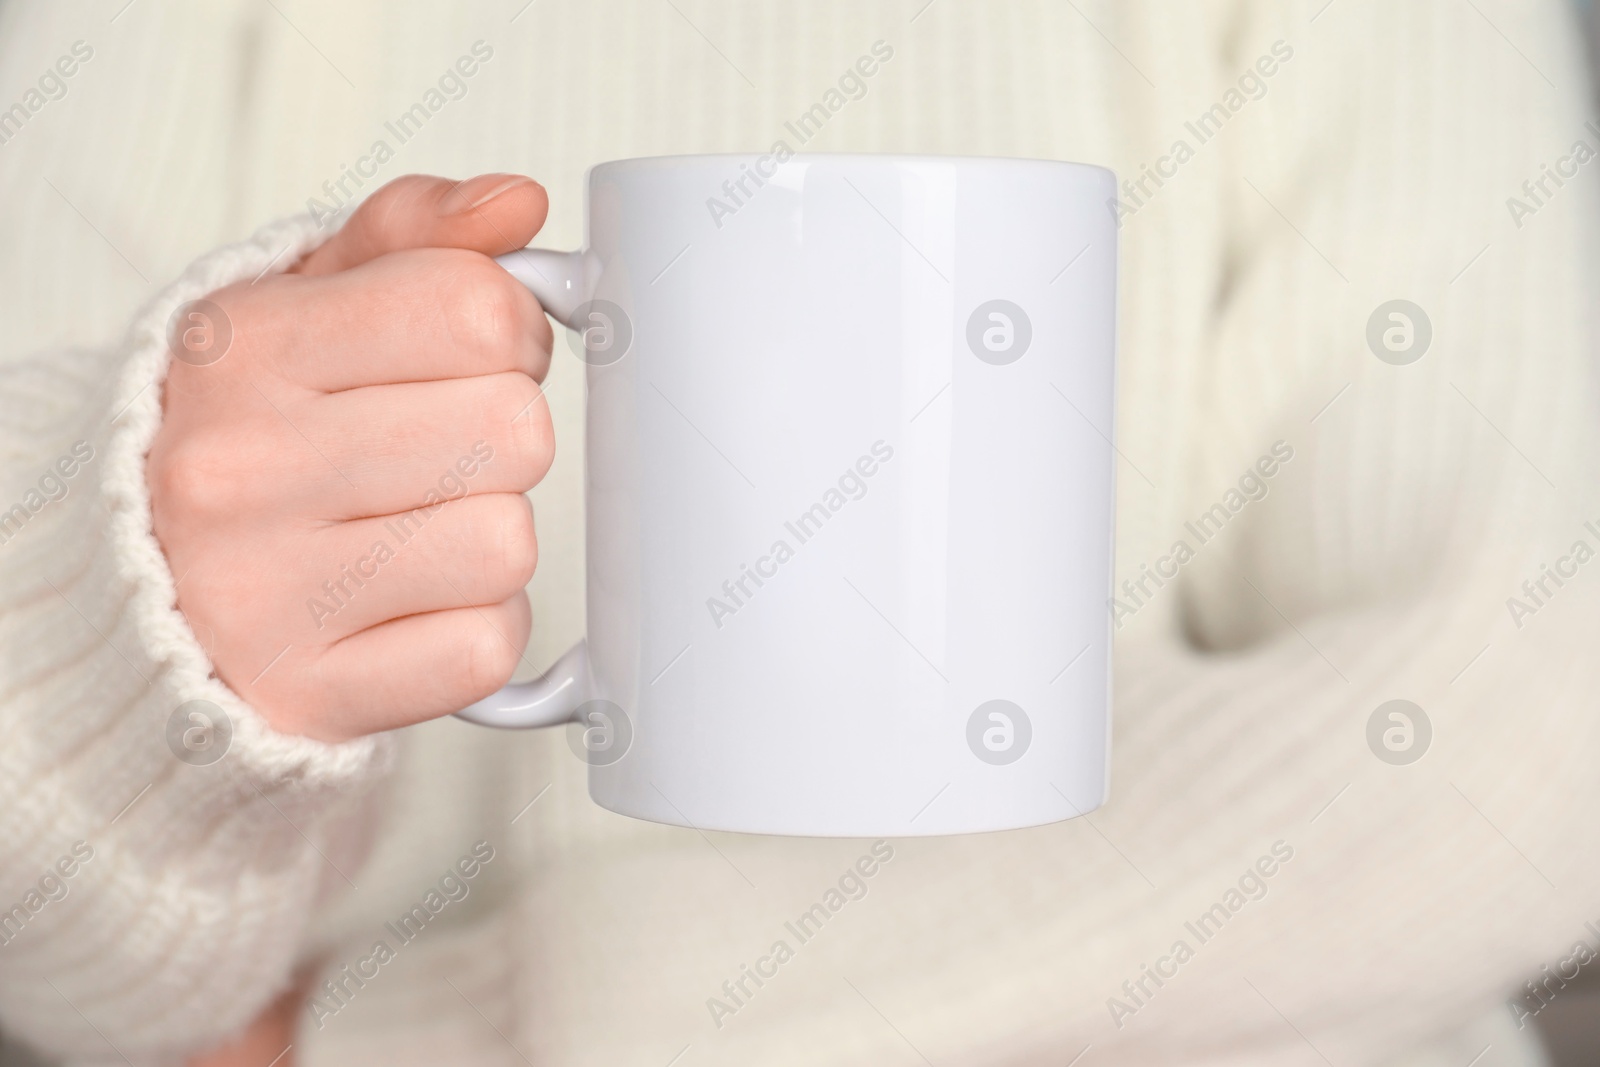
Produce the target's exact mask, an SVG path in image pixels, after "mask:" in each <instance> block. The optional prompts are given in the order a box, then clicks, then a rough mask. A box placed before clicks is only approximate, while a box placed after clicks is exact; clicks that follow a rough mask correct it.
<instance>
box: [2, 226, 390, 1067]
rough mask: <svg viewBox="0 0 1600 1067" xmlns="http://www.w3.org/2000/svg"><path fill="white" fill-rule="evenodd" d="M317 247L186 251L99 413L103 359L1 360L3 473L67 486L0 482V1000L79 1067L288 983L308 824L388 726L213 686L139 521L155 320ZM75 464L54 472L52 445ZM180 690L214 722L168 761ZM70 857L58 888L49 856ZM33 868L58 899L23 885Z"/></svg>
mask: <svg viewBox="0 0 1600 1067" xmlns="http://www.w3.org/2000/svg"><path fill="white" fill-rule="evenodd" d="M320 237H321V235H320V234H319V232H318V230H317V229H316V227H315V226H313V225H312V224H311V223H310V222H309V220H307V219H294V220H290V221H288V222H285V223H280V224H278V225H275V226H269V227H267V228H265V229H263V230H262V231H261V232H260V233H258V234H256V235H255V237H253V238H252V239H250V240H249V241H245V242H242V243H240V244H237V245H233V246H231V247H228V248H224V249H221V250H219V251H217V252H214V253H212V254H210V255H208V256H206V257H204V258H203V259H201V260H199V261H198V262H197V263H195V265H194V266H193V267H192V268H190V269H189V270H188V271H186V272H185V273H184V274H183V276H182V277H181V278H179V279H178V280H177V281H175V282H174V283H173V284H172V285H170V286H169V287H167V288H166V289H165V290H163V292H162V293H161V294H160V295H158V296H157V297H156V298H155V299H154V300H152V301H151V302H150V304H149V305H148V306H147V307H146V308H145V309H144V310H142V311H141V312H140V313H139V314H138V315H137V316H136V317H135V319H134V322H133V325H132V327H131V329H130V330H129V333H128V336H127V339H126V341H125V342H124V344H123V348H122V351H123V352H124V353H126V355H125V357H124V358H123V361H122V366H121V368H120V373H119V374H118V375H117V378H116V381H115V387H114V389H113V390H112V391H111V395H110V398H109V403H104V404H103V405H97V404H96V403H94V398H95V397H96V396H97V395H99V396H100V398H101V400H102V401H103V400H104V394H105V393H106V390H105V389H104V388H103V386H101V385H100V384H99V383H98V382H97V381H96V378H97V377H100V376H103V375H104V373H105V370H106V369H107V368H106V367H105V365H104V364H105V361H104V359H103V358H100V357H97V356H94V355H91V354H83V353H77V354H73V353H66V354H62V355H60V356H56V357H54V358H52V359H51V360H50V361H48V362H44V361H41V362H32V363H29V362H24V363H17V364H11V365H9V366H7V367H6V368H5V371H4V383H3V386H0V392H3V395H4V398H5V399H4V404H5V405H6V411H7V418H6V426H7V435H6V441H5V447H6V452H7V456H6V460H7V462H6V469H7V474H8V476H9V477H8V481H9V482H10V483H11V485H12V486H17V485H18V483H21V485H22V486H27V481H28V480H33V481H37V480H38V479H40V478H42V477H46V476H48V475H50V474H52V473H54V474H55V475H57V478H56V481H55V482H51V483H49V486H48V487H47V488H52V489H53V487H55V486H56V485H64V486H65V495H63V496H60V497H58V498H57V499H53V500H52V499H50V495H54V494H53V493H52V494H50V495H43V494H41V493H40V492H39V491H38V486H37V485H36V486H32V487H28V488H18V489H17V491H16V492H14V493H13V494H12V498H14V499H16V500H17V501H18V507H19V508H21V509H23V510H21V511H17V510H15V509H13V511H12V512H10V513H9V514H8V522H9V525H8V526H7V527H6V532H7V535H8V536H7V541H6V543H5V544H4V545H3V546H0V587H3V588H5V589H7V590H8V591H9V592H8V600H9V602H10V605H11V607H10V610H8V611H7V612H6V613H5V615H4V616H3V618H0V649H3V651H0V656H3V657H4V668H3V676H4V678H5V684H6V707H7V709H8V712H9V713H8V715H7V717H6V720H7V728H6V736H5V744H4V745H0V793H3V794H4V795H5V797H6V798H7V799H6V803H5V805H4V806H3V808H0V842H3V844H0V852H3V853H4V855H5V857H6V859H5V865H4V877H3V880H0V886H3V889H0V899H3V900H4V901H5V906H6V908H7V909H8V911H7V913H6V914H5V915H4V916H0V922H3V921H7V920H9V925H7V926H5V927H4V928H3V930H0V932H3V933H4V935H5V938H4V940H5V944H4V945H3V946H0V1004H3V1005H4V1011H5V1025H6V1028H7V1030H8V1031H13V1032H14V1033H15V1034H16V1035H18V1036H21V1037H23V1038H26V1039H29V1040H32V1041H36V1042H38V1043H39V1044H40V1045H42V1046H44V1047H46V1048H50V1049H52V1050H54V1051H57V1052H61V1053H66V1054H68V1055H71V1056H73V1057H77V1058H82V1059H83V1060H85V1061H89V1060H107V1061H108V1062H111V1061H114V1062H118V1063H121V1062H124V1060H123V1057H124V1056H125V1057H127V1058H128V1059H129V1060H132V1061H133V1062H138V1063H145V1062H150V1063H160V1062H176V1058H177V1056H178V1055H179V1054H181V1053H182V1052H185V1051H188V1050H192V1049H193V1048H195V1047H196V1046H197V1045H198V1046H203V1045H205V1044H212V1043H215V1042H217V1041H218V1040H220V1039H222V1038H223V1037H225V1036H227V1035H228V1034H229V1033H231V1032H232V1031H234V1030H236V1029H237V1028H238V1027H239V1026H240V1025H241V1024H243V1023H245V1022H247V1021H248V1020H249V1019H250V1017H251V1015H252V1014H253V1013H254V1011H255V1010H257V1008H258V1004H257V1003H256V998H257V996H259V994H260V993H263V992H266V991H268V990H271V989H274V988H281V987H282V986H283V985H284V984H285V983H286V982H287V981H288V978H289V975H290V969H291V968H292V966H293V965H294V964H295V963H296V962H297V948H296V946H297V943H298V942H299V941H301V940H302V939H303V937H304V931H305V930H306V928H307V926H308V924H309V922H310V915H311V911H312V907H313V903H314V900H315V897H316V895H317V893H318V890H319V887H320V886H321V885H322V884H323V883H324V882H326V881H328V880H329V879H330V878H333V879H337V878H338V877H339V874H338V873H337V871H336V869H335V868H334V866H333V865H334V864H335V863H337V862H338V858H337V852H336V850H335V856H333V857H330V856H328V855H326V854H325V851H324V850H328V849H329V847H330V846H329V843H328V840H327V835H326V834H324V832H323V824H324V823H325V822H327V821H328V820H329V819H331V818H333V817H335V816H336V815H337V814H338V813H339V812H340V811H341V810H342V809H343V808H346V807H348V806H349V804H350V800H351V798H352V797H353V796H354V795H356V794H358V793H359V792H360V790H361V788H362V787H363V786H364V785H365V784H366V783H367V782H368V781H369V780H371V779H372V778H373V777H375V776H376V775H378V774H379V773H381V771H382V769H383V768H384V766H385V765H386V764H387V762H388V755H389V752H388V750H389V749H390V748H391V747H392V744H391V743H390V741H389V739H387V738H381V737H380V738H365V739H361V740H358V741H353V742H349V743H346V744H342V745H327V744H323V743H321V742H317V741H313V740H311V739H309V738H304V737H289V736H285V735H283V734H280V733H277V732H276V731H274V730H273V729H272V728H271V727H269V726H268V725H267V724H266V723H265V722H264V721H263V720H262V719H261V717H260V716H259V715H258V714H257V713H256V712H255V710H254V709H252V708H251V707H250V705H249V704H248V703H247V702H246V701H245V700H243V699H241V697H240V696H239V695H237V694H236V693H234V692H233V691H232V690H231V689H229V688H228V687H227V686H226V685H224V684H223V683H222V682H221V681H220V680H219V679H217V678H216V677H215V675H214V674H213V673H212V668H211V664H210V661H209V659H208V658H207V655H206V651H205V649H204V647H202V644H201V642H200V641H199V640H197V638H196V635H195V634H194V632H193V631H192V630H191V629H190V627H189V625H188V623H187V622H186V621H185V619H184V617H183V616H182V614H180V613H179V612H178V610H177V608H176V606H175V604H176V596H177V594H176V584H175V581H174V577H173V575H172V573H171V571H170V569H169V568H168V567H167V565H166V560H165V557H164V556H163V555H162V553H161V549H160V546H159V545H158V544H157V543H156V539H155V537H154V535H153V533H152V532H151V522H150V493H149V489H148V487H147V485H146V482H145V477H144V459H145V455H146V453H147V452H148V450H149V447H150V444H151V441H152V440H153V438H154V436H155V433H156V430H157V429H158V427H159V426H160V422H161V399H160V398H161V383H162V381H163V380H164V379H165V377H166V372H167V366H168V363H169V361H170V358H171V356H170V350H169V348H168V343H167V323H168V321H169V320H170V319H171V318H172V316H173V313H174V312H175V311H176V310H177V309H178V307H179V306H180V305H182V304H183V303H185V302H186V301H189V300H193V299H196V298H198V297H200V296H203V295H205V294H207V293H210V292H213V291H215V290H216V289H218V288H221V287H223V286H226V285H229V284H232V283H234V282H236V281H250V280H252V279H254V278H256V277H258V276H260V275H262V274H264V273H266V272H268V271H277V270H282V269H284V268H285V267H286V266H288V265H291V264H293V263H294V262H295V261H296V259H297V258H298V257H299V256H300V255H301V254H303V253H304V252H305V251H306V250H308V249H309V248H311V247H313V246H314V245H315V244H317V243H319V241H320ZM80 442H81V444H80ZM73 445H79V447H78V449H77V450H76V451H74V450H73V447H72V446H73ZM40 446H45V447H43V448H42V449H41V448H40ZM84 446H87V447H84ZM84 455H87V456H88V458H87V460H86V461H84V462H83V463H82V465H81V467H80V468H79V469H78V470H77V471H76V472H75V473H74V474H73V475H71V476H70V477H65V478H63V477H61V471H60V468H59V467H56V466H55V464H56V462H57V461H58V459H59V458H60V457H62V456H72V457H74V458H81V457H83V456H84ZM69 466H71V464H69ZM41 472H42V473H41ZM40 484H43V483H40ZM57 491H59V490H57ZM30 494H32V495H31V497H30ZM41 499H42V500H43V503H42V505H39V506H38V507H37V510H34V506H35V505H37V504H38V502H39V501H40V500H41ZM265 666H266V665H265V664H263V667H265ZM190 701H204V702H206V703H205V704H203V705H201V708H202V713H203V714H206V715H207V716H208V717H209V718H210V719H211V720H212V722H213V724H214V725H215V724H216V720H217V716H216V711H220V713H221V716H222V717H223V720H224V721H225V722H226V724H227V725H226V727H225V728H223V729H226V730H231V740H229V741H228V742H227V748H226V751H225V752H224V754H223V755H222V757H221V759H220V761H217V762H206V763H199V764H196V763H190V762H186V761H185V760H183V759H180V758H179V753H180V752H183V753H185V754H187V753H188V752H189V751H190V750H189V749H185V748H184V747H183V746H182V743H181V731H182V730H183V729H187V728H189V726H190V724H191V720H189V719H188V718H187V715H182V716H180V717H181V721H182V724H183V725H181V726H180V727H179V734H180V741H179V744H178V747H177V748H174V747H173V745H172V738H173V730H172V728H171V725H170V724H171V719H172V717H173V716H174V715H175V714H177V713H179V711H180V708H182V707H183V706H184V705H186V704H188V702H190ZM213 709H215V710H213ZM221 736H222V735H221V734H213V737H215V738H220V737H221ZM215 743H216V744H218V745H219V746H220V745H221V744H223V742H222V741H220V740H218V741H216V742H215ZM218 751H220V749H218ZM79 842H81V844H78V843H79ZM319 842H320V845H319ZM74 845H77V849H76V851H75V850H74V847H73V846H74ZM86 853H87V854H88V855H89V856H90V858H88V859H86V860H83V861H82V862H81V863H80V864H79V865H78V869H77V870H76V872H75V873H73V874H72V875H71V876H70V877H65V878H63V877H62V874H63V872H62V871H61V870H60V869H59V868H57V867H56V864H57V863H58V861H59V860H60V859H61V858H62V857H67V856H70V857H77V858H81V857H82V856H83V855H84V854H86ZM345 862H346V863H347V864H349V863H350V862H351V861H350V860H349V859H348V858H346V859H345ZM52 875H53V876H55V878H56V885H57V886H62V887H64V895H62V896H61V897H60V899H59V900H52V899H51V897H52V896H54V895H55V894H56V893H61V892H62V889H61V888H56V889H55V890H54V892H52V891H51V887H50V886H49V885H46V886H45V887H44V891H43V892H42V893H41V892H40V879H42V878H46V877H48V876H52ZM30 894H31V896H30ZM19 906H20V907H19ZM111 944H115V945H117V946H118V947H117V948H116V949H115V950H114V956H115V960H114V962H109V961H108V960H107V958H106V956H105V955H103V954H102V953H103V952H105V950H106V947H107V946H109V945H111ZM64 961H75V962H70V963H67V964H66V965H65V966H64V965H63V964H64ZM219 989H221V990H227V989H238V990H250V991H251V995H248V996H246V997H244V998H237V997H223V998H219V997H218V990H219ZM91 1020H92V1021H91ZM113 1035H114V1036H113ZM108 1045H110V1046H114V1047H108Z"/></svg>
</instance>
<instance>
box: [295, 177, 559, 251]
mask: <svg viewBox="0 0 1600 1067" xmlns="http://www.w3.org/2000/svg"><path fill="white" fill-rule="evenodd" d="M549 206H550V201H549V198H548V197H547V196H546V195H545V191H544V187H543V186H542V185H540V184H539V183H538V182H536V181H534V180H533V179H532V178H529V177H526V176H524V175H520V174H480V175H478V176H477V177H476V178H468V179H467V180H466V181H461V182H456V181H451V180H450V179H448V178H434V177H430V176H428V175H425V174H409V175H407V176H405V177H403V178H396V179H395V180H394V181H392V182H389V183H388V184H387V185H385V186H383V187H382V188H381V189H379V190H378V191H377V192H375V193H373V194H372V195H371V196H369V197H368V198H367V199H366V200H365V201H363V202H362V204H361V206H360V207H358V208H356V211H355V214H353V215H351V216H350V220H349V221H348V222H346V223H345V224H344V226H343V227H342V228H341V229H340V230H339V232H338V233H336V234H334V235H333V237H331V238H330V239H329V240H328V242H327V243H326V244H324V245H323V246H322V247H321V248H318V249H317V250H316V251H315V252H313V253H311V255H309V256H307V257H306V259H305V261H304V262H303V263H301V264H300V265H299V266H298V267H296V268H295V270H296V272H297V273H300V274H332V273H333V272H335V271H341V270H348V269H349V268H351V267H354V266H358V265H359V264H362V263H365V262H367V261H368V260H369V259H375V258H377V257H378V256H381V255H385V254H386V253H389V252H397V251H400V250H401V249H405V248H469V249H471V250H473V251H475V252H482V253H483V254H484V255H486V256H498V255H502V254H504V253H506V252H514V251H516V250H517V249H519V248H521V247H523V246H524V245H526V244H527V243H528V242H529V241H531V240H533V235H534V234H536V233H538V232H539V227H541V226H543V225H544V219H545V213H546V212H547V211H548V210H549Z"/></svg>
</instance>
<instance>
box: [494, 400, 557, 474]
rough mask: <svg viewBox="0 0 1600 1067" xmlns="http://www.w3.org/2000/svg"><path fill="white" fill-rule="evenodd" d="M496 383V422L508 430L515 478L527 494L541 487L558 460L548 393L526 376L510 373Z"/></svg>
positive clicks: (507, 436)
mask: <svg viewBox="0 0 1600 1067" xmlns="http://www.w3.org/2000/svg"><path fill="white" fill-rule="evenodd" d="M503 378H504V380H503V381H500V382H496V384H495V386H494V389H495V390H496V395H495V397H494V398H493V400H492V401H491V407H492V408H493V415H492V416H491V418H492V419H493V420H494V421H493V422H490V423H488V425H497V426H504V427H506V433H505V440H506V442H507V444H508V445H509V453H510V454H509V456H508V457H507V459H508V461H509V462H510V464H511V466H512V471H511V477H512V480H513V481H514V482H515V483H516V485H517V486H518V487H519V488H520V489H522V490H523V491H524V492H525V491H527V490H529V489H532V488H533V487H534V486H535V485H538V484H539V482H540V480H541V479H543V478H544V476H545V474H546V473H547V472H548V471H549V470H550V464H551V463H553V462H554V461H555V451H556V446H555V432H554V430H553V428H552V427H551V424H550V405H549V404H548V403H547V402H546V401H545V399H544V392H543V390H542V389H541V388H540V387H539V385H538V384H537V383H535V382H534V380H533V379H532V378H529V377H528V376H527V375H525V374H508V375H504V376H503Z"/></svg>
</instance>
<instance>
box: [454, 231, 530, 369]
mask: <svg viewBox="0 0 1600 1067" xmlns="http://www.w3.org/2000/svg"><path fill="white" fill-rule="evenodd" d="M449 258H450V259H451V260H453V262H452V264H451V279H450V282H449V283H448V284H447V285H446V286H444V289H443V295H442V299H443V301H444V311H445V318H446V322H447V325H448V327H449V330H450V336H451V337H452V338H454V339H455V340H456V341H457V342H458V343H460V344H463V345H467V346H470V347H471V348H472V349H474V350H476V351H481V352H494V353H498V352H507V351H510V350H512V349H513V348H514V347H515V346H516V344H517V343H518V338H520V337H523V336H526V335H528V334H529V333H530V332H531V329H532V326H531V324H530V316H529V314H528V308H527V303H528V300H527V293H526V292H525V291H524V290H523V289H522V287H521V286H520V285H519V284H518V283H517V281H516V280H515V279H514V278H512V277H511V275H510V274H508V273H507V272H506V271H504V270H502V269H501V268H500V267H499V266H497V265H496V264H495V263H494V261H493V260H491V259H489V258H487V257H485V256H481V255H477V254H476V253H462V254H461V255H459V256H451V257H449Z"/></svg>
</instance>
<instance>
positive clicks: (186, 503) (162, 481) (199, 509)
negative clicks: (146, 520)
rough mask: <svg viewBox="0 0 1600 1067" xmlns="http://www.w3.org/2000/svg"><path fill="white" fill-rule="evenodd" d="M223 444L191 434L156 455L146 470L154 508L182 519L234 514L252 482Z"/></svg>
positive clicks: (152, 456)
mask: <svg viewBox="0 0 1600 1067" xmlns="http://www.w3.org/2000/svg"><path fill="white" fill-rule="evenodd" d="M240 469H241V468H240V464H238V463H236V462H234V461H233V455H232V450H230V449H228V448H226V447H225V446H224V444H223V443H222V442H217V441H211V440H208V439H206V438H205V437H204V436H201V435H191V436H189V437H186V438H184V440H183V441H181V442H180V443H177V444H174V445H169V446H167V447H165V448H163V449H161V450H160V451H159V452H156V453H153V454H152V455H151V457H150V461H149V464H148V466H147V468H146V477H147V478H148V480H149V483H150V498H151V504H152V506H153V507H155V508H158V509H160V510H165V511H168V512H171V513H173V514H176V515H178V516H182V517H206V516H213V515H224V514H230V513H233V512H234V511H236V510H237V509H238V507H239V505H240V503H241V492H242V490H243V488H244V486H245V484H246V483H247V482H248V479H241V478H240V477H239V474H240Z"/></svg>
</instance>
